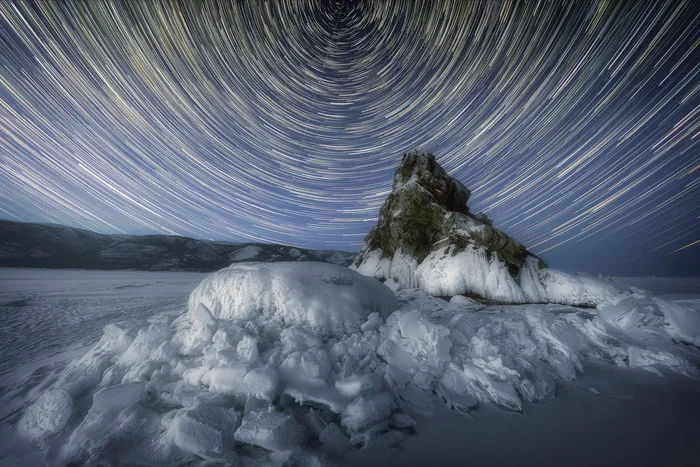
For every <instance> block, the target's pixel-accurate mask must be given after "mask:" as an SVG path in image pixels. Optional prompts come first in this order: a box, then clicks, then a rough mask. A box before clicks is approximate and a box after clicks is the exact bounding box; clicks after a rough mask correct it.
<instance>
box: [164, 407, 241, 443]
mask: <svg viewBox="0 0 700 467" xmlns="http://www.w3.org/2000/svg"><path fill="white" fill-rule="evenodd" d="M239 423H240V419H239V416H238V413H237V412H236V411H235V410H234V409H230V408H224V407H211V406H198V407H195V408H193V409H189V410H185V409H182V410H180V411H179V412H178V414H177V415H176V416H175V418H174V419H173V421H172V423H171V424H170V426H169V427H168V431H167V434H166V438H169V439H171V440H172V442H173V444H175V445H176V446H177V447H179V448H180V449H182V450H183V451H187V452H191V453H193V454H197V455H206V454H221V453H223V452H224V450H226V449H231V448H232V447H233V446H232V439H233V434H234V432H235V431H236V428H238V425H239Z"/></svg>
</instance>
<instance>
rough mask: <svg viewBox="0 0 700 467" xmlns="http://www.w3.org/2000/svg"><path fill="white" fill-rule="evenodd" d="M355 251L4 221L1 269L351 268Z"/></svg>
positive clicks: (0, 236) (0, 235)
mask: <svg viewBox="0 0 700 467" xmlns="http://www.w3.org/2000/svg"><path fill="white" fill-rule="evenodd" d="M355 255H356V254H355V253H347V252H344V251H336V250H307V249H303V248H296V247H292V246H287V245H276V244H268V243H229V242H217V241H208V240H196V239H194V238H188V237H178V236H174V235H106V234H99V233H96V232H91V231H89V230H84V229H76V228H73V227H67V226H63V225H58V224H33V223H25V222H13V221H6V220H0V267H36V268H79V269H137V270H142V271H203V272H206V271H216V270H218V269H221V268H223V267H226V266H228V265H230V264H231V263H237V262H243V261H264V262H272V261H322V262H325V263H333V264H340V265H343V266H348V265H349V264H351V263H352V261H353V259H354V258H355Z"/></svg>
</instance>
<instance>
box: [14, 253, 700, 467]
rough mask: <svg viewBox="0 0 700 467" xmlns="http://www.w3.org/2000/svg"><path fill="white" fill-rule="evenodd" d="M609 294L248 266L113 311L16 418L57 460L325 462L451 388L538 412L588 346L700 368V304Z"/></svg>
mask: <svg viewBox="0 0 700 467" xmlns="http://www.w3.org/2000/svg"><path fill="white" fill-rule="evenodd" d="M586 282H587V281H586V280H583V279H582V282H581V283H582V284H584V285H586V287H587V286H588V285H587V284H586ZM601 282H604V281H602V280H601ZM551 283H552V284H558V283H559V278H558V276H556V277H555V278H553V279H552V282H551ZM604 283H605V284H606V286H609V287H612V285H611V284H610V283H608V282H604ZM557 287H559V286H557ZM557 287H555V286H551V287H548V288H544V289H536V290H537V293H547V294H549V293H560V294H563V293H565V292H563V291H562V289H561V288H557ZM532 290H535V289H532ZM576 290H578V289H574V290H573V293H578V292H576ZM585 290H590V289H589V288H585ZM606 290H607V289H606ZM523 293H534V292H532V291H528V292H523ZM566 293H569V292H566ZM586 293H590V292H586ZM605 297H607V298H605ZM397 298H398V302H397V301H396V299H397ZM579 298H581V297H579ZM579 298H577V300H578V299H579ZM583 298H585V297H583ZM600 300H602V303H601V304H600V305H598V307H597V308H595V309H592V308H589V309H581V308H576V307H572V306H566V305H552V304H549V305H543V304H528V305H518V306H485V305H483V304H480V303H477V302H475V301H473V300H470V299H468V298H467V297H455V298H453V300H451V301H450V302H447V301H445V300H442V299H438V298H434V297H431V296H430V295H428V294H427V293H426V292H425V291H423V290H421V289H405V290H399V291H398V292H397V294H396V298H395V297H394V295H393V293H392V292H391V291H390V290H388V289H387V288H386V287H385V286H383V285H382V284H380V283H379V282H378V281H375V280H374V279H371V278H366V277H363V276H361V275H359V274H358V273H356V272H354V271H350V270H347V269H345V268H341V267H337V266H332V265H325V264H324V265H319V264H314V263H295V264H291V263H290V264H289V265H284V264H279V265H271V264H269V263H267V264H262V263H248V264H240V265H236V266H235V267H233V268H228V269H225V270H223V271H221V272H219V273H217V274H214V275H212V276H211V277H209V278H208V279H206V280H204V281H203V282H202V284H201V285H200V286H199V287H198V288H197V289H196V290H195V291H194V292H193V293H192V295H191V297H190V301H189V309H188V311H187V312H186V313H184V314H182V315H181V316H179V317H177V318H175V319H172V317H171V318H168V317H167V316H163V317H159V318H157V319H153V320H152V322H151V324H150V325H149V326H147V327H143V328H141V329H138V328H136V327H133V326H130V325H128V324H121V325H109V326H107V327H106V328H105V332H104V335H103V337H102V339H101V340H100V341H99V342H98V343H97V344H96V345H95V346H94V347H93V348H92V349H91V350H90V351H89V352H88V353H87V354H85V355H84V356H83V357H82V358H80V359H78V360H75V361H74V362H72V363H71V364H69V365H68V367H66V368H65V370H63V372H62V373H61V374H60V375H59V376H58V378H56V379H54V380H52V382H51V383H50V384H48V385H46V386H45V387H43V388H42V391H41V392H39V393H38V394H36V395H34V396H33V399H34V400H33V401H32V403H31V404H29V405H28V407H27V408H26V410H23V411H22V412H21V416H20V417H19V418H18V420H17V430H18V432H20V433H21V434H22V436H25V437H26V439H28V440H29V441H30V442H32V443H35V444H36V445H38V446H40V447H43V449H44V453H45V456H46V461H47V462H50V463H56V464H69V463H88V464H99V463H102V462H104V463H110V462H112V461H113V459H115V458H118V459H119V461H120V463H127V464H128V463H141V464H143V463H147V464H168V465H174V464H177V465H182V464H193V463H203V462H225V463H236V462H238V461H243V460H245V461H252V462H257V461H260V462H263V463H270V464H284V465H288V464H290V463H292V464H293V463H297V464H303V465H311V464H322V463H324V462H325V461H326V460H331V461H332V460H333V459H337V458H338V456H342V455H343V453H344V452H346V451H347V450H349V449H356V448H360V449H372V448H388V447H391V446H394V445H396V444H399V443H401V442H402V441H403V440H404V439H405V437H407V436H410V434H411V432H412V430H413V428H414V426H416V425H418V426H419V425H420V420H421V419H423V418H424V417H430V416H432V413H433V411H434V409H435V404H440V403H444V404H446V405H447V406H448V407H450V408H452V409H454V410H456V411H458V412H459V413H468V412H470V411H473V410H475V409H477V408H478V406H479V405H480V404H494V405H496V406H498V407H500V408H502V409H505V410H511V411H523V410H526V408H525V406H524V404H525V403H528V402H545V401H547V400H550V399H552V398H554V397H555V390H556V387H557V385H559V384H561V383H563V382H567V381H571V380H573V379H575V378H576V376H577V374H578V373H579V372H581V371H582V370H583V363H584V361H585V360H587V359H588V360H590V359H592V360H598V361H603V362H609V363H612V364H615V365H618V366H634V367H641V368H645V369H648V370H650V371H652V372H655V373H661V372H663V371H673V372H676V373H678V374H683V375H697V374H698V372H697V369H696V368H695V366H693V365H692V364H691V363H690V362H689V361H688V359H687V353H686V351H685V350H683V349H682V348H681V347H682V346H680V345H674V344H673V342H674V341H678V340H680V341H683V342H693V343H695V345H697V343H698V342H697V335H698V333H697V331H698V328H697V318H698V313H697V311H695V310H691V309H688V308H684V307H681V306H680V305H677V304H674V303H671V302H666V301H663V300H658V299H653V297H650V296H648V295H646V294H644V293H641V292H640V291H638V290H632V291H630V292H625V293H616V294H615V295H614V296H613V295H612V294H611V296H609V297H608V294H607V292H606V293H605V294H604V295H601V297H600ZM396 306H398V309H396V310H395V311H394V308H395V307H396ZM305 311H306V315H305V314H304V312H305ZM392 311H393V312H392ZM322 312H325V314H326V316H323V313H322ZM341 313H343V314H346V313H347V314H348V315H347V316H346V318H347V319H340V314H341Z"/></svg>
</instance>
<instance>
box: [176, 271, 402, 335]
mask: <svg viewBox="0 0 700 467" xmlns="http://www.w3.org/2000/svg"><path fill="white" fill-rule="evenodd" d="M397 307H398V304H397V302H396V298H395V296H394V294H393V293H392V292H391V290H389V289H388V288H386V287H385V286H383V285H382V284H380V283H379V282H377V281H375V280H373V279H370V278H367V277H365V276H363V275H361V274H358V273H357V272H355V271H352V270H350V269H348V268H344V267H342V266H337V265H332V264H327V263H305V264H304V265H303V266H301V265H298V264H294V263H243V264H236V265H233V266H231V267H229V268H226V269H222V270H221V271H219V272H216V273H214V274H212V275H211V276H209V277H208V278H207V279H205V280H204V281H203V282H202V283H201V284H200V286H199V287H197V288H196V289H195V290H194V292H192V295H191V296H190V300H189V309H190V310H191V312H192V315H193V316H192V317H193V319H195V320H201V318H200V317H199V316H198V315H201V314H202V313H204V314H206V312H207V311H208V312H209V313H211V316H212V317H213V318H214V319H224V320H234V321H248V320H255V321H257V322H259V323H261V324H265V325H267V324H268V322H274V323H276V324H277V325H279V326H281V327H282V328H284V327H289V326H294V325H299V326H303V327H306V328H308V329H311V330H312V331H313V332H314V333H316V334H319V335H332V334H339V333H344V332H353V331H357V330H359V327H360V324H362V323H363V322H364V321H365V320H366V319H367V317H368V316H369V315H370V314H371V313H373V312H377V313H379V315H380V316H382V317H386V316H388V315H389V313H391V312H392V311H393V310H395V309H396V308H397ZM202 310H204V311H202Z"/></svg>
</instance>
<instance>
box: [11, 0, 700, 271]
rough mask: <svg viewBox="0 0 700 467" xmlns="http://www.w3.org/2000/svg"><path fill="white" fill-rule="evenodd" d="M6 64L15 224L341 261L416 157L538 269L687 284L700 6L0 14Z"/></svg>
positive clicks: (154, 6) (693, 250) (155, 6)
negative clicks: (658, 277) (290, 251)
mask: <svg viewBox="0 0 700 467" xmlns="http://www.w3.org/2000/svg"><path fill="white" fill-rule="evenodd" d="M0 51H1V55H0V58H1V60H0V156H1V157H2V161H1V163H0V184H1V185H2V189H1V196H0V212H1V213H2V216H3V217H5V218H8V219H12V220H21V221H39V222H57V223H62V224H68V225H73V226H79V227H83V228H88V229H91V230H96V231H100V232H111V233H118V232H124V233H126V232H128V233H170V234H179V235H187V236H194V237H197V238H208V239H217V240H231V241H264V242H278V243H285V244H293V245H298V246H302V247H312V248H334V249H346V250H350V251H352V250H358V249H359V247H360V246H361V245H362V243H363V238H364V236H365V235H366V234H367V232H368V231H369V229H370V228H371V227H372V225H373V223H374V222H376V218H377V215H378V211H379V207H380V206H381V204H382V203H383V201H384V198H385V197H386V195H387V194H388V192H389V190H390V188H391V180H392V176H393V172H394V170H395V168H396V166H397V164H398V163H399V161H400V157H401V155H402V153H403V152H404V151H406V150H409V149H412V148H414V147H422V148H426V149H429V150H430V151H432V152H433V153H435V154H436V155H437V157H438V161H439V162H440V163H441V164H442V165H443V166H444V167H445V168H446V169H447V170H448V172H450V174H452V175H453V176H456V177H457V178H459V179H460V180H462V181H463V182H464V183H465V185H467V186H468V187H469V188H470V189H472V191H473V195H472V199H471V201H470V206H471V208H472V210H473V211H480V210H483V211H486V212H487V213H488V214H489V216H490V217H491V218H493V219H494V220H495V225H496V226H497V227H499V228H500V229H502V230H504V231H505V232H507V233H509V234H511V235H513V236H514V237H515V238H517V239H518V240H520V241H521V242H523V243H524V244H525V245H526V246H527V247H528V248H529V249H531V250H532V251H534V252H536V253H539V254H542V255H543V256H544V257H545V258H546V259H548V260H549V261H550V263H551V264H553V265H556V266H559V267H560V268H564V269H566V268H567V267H568V268H574V269H576V268H578V269H584V270H590V271H603V272H609V273H634V272H638V273H648V271H659V273H661V272H666V273H691V274H700V244H698V242H699V241H700V240H699V239H700V209H699V207H700V196H699V195H700V179H699V178H698V174H700V170H698V169H699V168H700V155H699V153H698V140H699V139H700V99H699V92H700V2H697V1H695V0H690V1H686V2H684V1H660V2H659V1H635V2H625V1H611V2H607V1H596V2H585V1H576V2H555V1H514V2H509V1H482V2H479V1H469V2H467V1H460V0H455V1H450V0H444V1H418V0H406V1H400V0H398V1H369V0H367V1H351V0H340V1H322V0H315V1H314V0H309V1H303V0H287V1H282V0H280V1H260V0H248V1H245V0H241V1H231V2H224V1H203V2H202V1H182V2H156V1H97V0H93V1H77V0H76V1H61V2H52V1H37V2H33V1H32V2H30V1H20V0H17V1H10V0H2V1H1V2H0ZM592 258H594V259H592Z"/></svg>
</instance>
